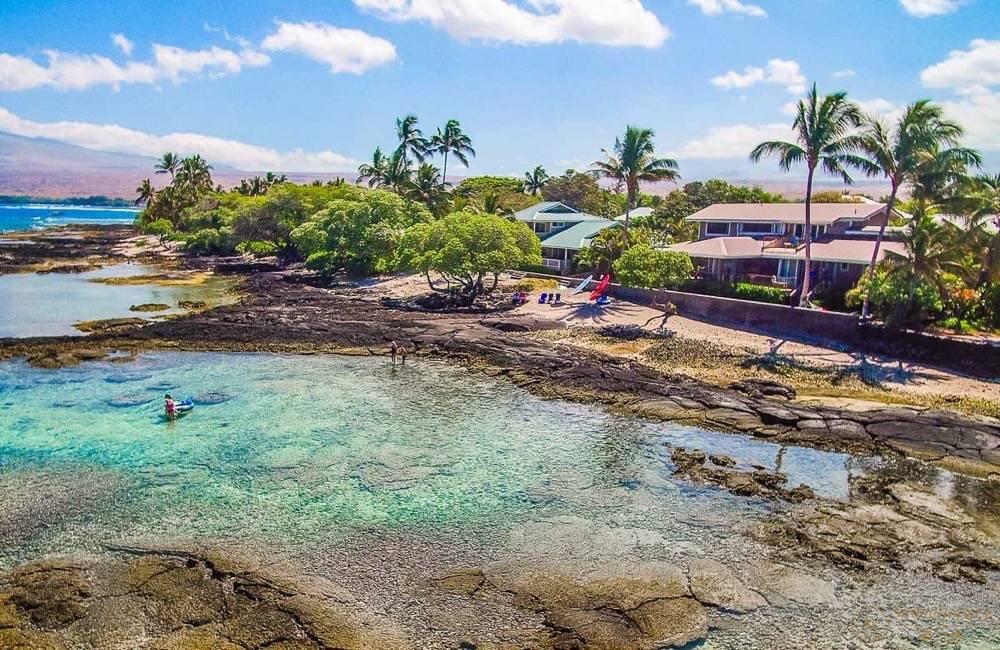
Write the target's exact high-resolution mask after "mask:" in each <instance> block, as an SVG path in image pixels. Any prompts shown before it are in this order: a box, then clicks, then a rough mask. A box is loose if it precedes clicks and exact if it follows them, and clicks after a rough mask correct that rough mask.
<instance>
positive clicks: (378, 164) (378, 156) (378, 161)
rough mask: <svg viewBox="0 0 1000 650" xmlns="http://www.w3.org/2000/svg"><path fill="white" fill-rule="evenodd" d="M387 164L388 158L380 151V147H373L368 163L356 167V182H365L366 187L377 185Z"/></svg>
mask: <svg viewBox="0 0 1000 650" xmlns="http://www.w3.org/2000/svg"><path fill="white" fill-rule="evenodd" d="M388 166H389V158H388V157H387V156H386V155H385V154H384V153H382V147H375V153H373V154H372V161H371V162H370V163H362V164H361V166H360V167H358V178H357V181H356V182H357V184H358V185H361V184H362V183H365V182H367V183H368V187H379V186H380V185H381V184H382V180H383V179H384V178H385V171H386V169H387V168H388Z"/></svg>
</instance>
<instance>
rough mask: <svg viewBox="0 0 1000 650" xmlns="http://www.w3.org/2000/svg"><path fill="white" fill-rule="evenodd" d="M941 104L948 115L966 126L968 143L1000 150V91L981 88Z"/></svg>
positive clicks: (988, 149)
mask: <svg viewBox="0 0 1000 650" xmlns="http://www.w3.org/2000/svg"><path fill="white" fill-rule="evenodd" d="M941 105H942V106H943V107H944V111H945V114H946V115H947V116H948V117H950V118H951V119H953V120H955V121H957V122H958V123H959V124H961V125H962V126H964V127H965V142H966V143H967V144H968V145H970V146H972V147H976V148H978V149H983V150H986V151H1000V93H998V92H996V91H992V90H988V89H985V88H979V89H976V90H972V91H970V92H968V93H966V94H965V95H964V96H962V97H961V98H959V99H956V100H950V101H944V102H941Z"/></svg>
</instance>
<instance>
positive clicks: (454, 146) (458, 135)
mask: <svg viewBox="0 0 1000 650" xmlns="http://www.w3.org/2000/svg"><path fill="white" fill-rule="evenodd" d="M430 150H431V151H432V152H434V153H439V154H442V155H443V156H444V166H443V169H442V170H441V182H442V183H445V182H447V181H448V154H449V153H452V154H455V158H457V159H458V162H460V163H462V164H463V165H465V166H466V167H468V166H469V156H472V157H473V158H475V156H476V150H475V149H473V148H472V139H471V138H470V137H469V136H467V135H465V133H463V132H462V125H461V124H459V122H458V120H448V121H447V122H446V123H445V125H444V128H443V129H442V128H440V127H439V128H438V130H437V133H435V134H434V135H433V136H431V140H430Z"/></svg>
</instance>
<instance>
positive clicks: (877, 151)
mask: <svg viewBox="0 0 1000 650" xmlns="http://www.w3.org/2000/svg"><path fill="white" fill-rule="evenodd" d="M961 137H962V127H961V126H959V125H958V124H957V123H956V122H952V121H950V120H946V119H944V115H943V111H942V109H941V107H940V106H936V105H934V104H932V103H931V102H930V100H927V99H921V100H918V101H916V102H914V103H912V104H910V105H909V106H907V107H906V111H905V112H904V113H903V115H902V117H900V118H899V121H898V122H897V123H896V124H895V125H893V126H892V127H891V128H890V127H887V126H886V125H885V124H884V123H883V122H882V121H881V120H879V119H877V118H871V117H869V118H868V119H867V125H866V127H865V131H864V142H863V147H864V151H865V153H866V154H867V156H868V158H869V160H870V161H871V168H872V170H873V171H875V172H876V173H878V174H880V175H882V176H884V177H885V178H886V179H887V180H888V181H889V188H890V189H889V199H888V201H887V202H886V218H885V220H884V221H883V222H882V225H881V227H880V228H879V231H878V236H877V237H876V238H875V248H874V249H873V250H872V259H871V264H870V265H869V267H868V278H869V281H871V280H872V278H874V276H875V265H876V264H877V263H878V254H879V249H880V248H881V246H882V239H883V237H884V236H885V228H886V225H888V223H889V219H890V218H891V216H892V209H893V208H894V207H895V205H896V196H897V194H898V192H899V188H900V187H901V186H902V185H903V184H905V183H909V182H911V181H912V180H913V178H914V175H915V174H917V173H918V172H919V170H920V168H921V166H922V165H923V163H925V162H926V161H927V160H928V158H929V157H932V156H943V157H945V158H946V159H960V160H964V161H965V164H977V165H978V164H979V162H980V158H979V154H977V153H976V152H975V151H972V150H971V149H964V148H961V147H958V146H957V145H958V143H959V140H960V139H961ZM942 147H945V149H944V150H942ZM869 317H870V301H869V299H868V296H867V295H866V296H865V300H864V303H863V304H862V306H861V318H862V319H863V320H866V319H868V318H869Z"/></svg>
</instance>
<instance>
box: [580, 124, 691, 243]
mask: <svg viewBox="0 0 1000 650" xmlns="http://www.w3.org/2000/svg"><path fill="white" fill-rule="evenodd" d="M654 135H655V134H654V133H653V130H652V129H644V128H640V127H638V126H632V125H629V126H626V127H625V138H624V139H622V138H615V147H614V154H611V153H608V151H607V150H606V149H605V150H603V151H604V155H605V156H606V157H607V160H601V161H598V162H595V163H594V165H593V167H594V173H595V174H596V175H597V176H598V177H601V178H607V179H610V180H611V181H612V182H613V183H615V184H616V185H618V186H619V187H624V188H625V190H626V192H627V202H626V205H625V232H624V234H623V237H624V240H625V246H626V248H627V247H628V227H629V216H630V213H631V211H632V209H633V208H635V207H637V206H638V205H639V183H655V182H657V181H676V180H678V179H679V178H680V177H681V175H680V174H679V173H678V171H677V161H676V160H673V159H671V158H657V157H656V153H655V152H654V146H653V136H654Z"/></svg>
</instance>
